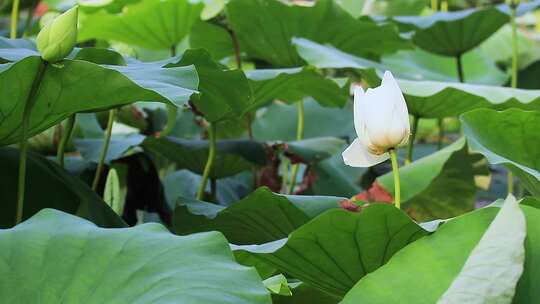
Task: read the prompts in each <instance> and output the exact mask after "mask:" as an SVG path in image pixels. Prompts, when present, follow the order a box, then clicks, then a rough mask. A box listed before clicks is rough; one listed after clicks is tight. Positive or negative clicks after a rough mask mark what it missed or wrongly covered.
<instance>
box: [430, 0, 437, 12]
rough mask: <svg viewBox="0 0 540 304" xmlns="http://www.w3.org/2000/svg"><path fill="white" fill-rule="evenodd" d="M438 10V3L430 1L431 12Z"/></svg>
mask: <svg viewBox="0 0 540 304" xmlns="http://www.w3.org/2000/svg"><path fill="white" fill-rule="evenodd" d="M438 9H439V1H438V0H431V10H432V11H434V12H436V11H437V10H438Z"/></svg>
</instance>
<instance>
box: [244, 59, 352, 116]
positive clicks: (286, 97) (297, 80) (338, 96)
mask: <svg viewBox="0 0 540 304" xmlns="http://www.w3.org/2000/svg"><path fill="white" fill-rule="evenodd" d="M246 76H247V77H248V78H249V80H250V84H251V87H252V89H253V97H254V99H255V102H254V103H253V104H252V105H251V106H250V110H254V109H256V108H259V107H261V106H263V105H264V104H266V103H268V102H269V101H272V100H275V99H278V100H281V101H285V102H287V103H295V102H298V101H300V100H302V99H303V98H304V97H308V96H309V97H312V98H313V99H315V100H316V101H317V102H318V103H319V104H320V105H322V106H324V107H343V106H344V105H345V104H346V103H347V101H348V100H349V86H348V84H349V83H348V82H347V81H345V82H344V83H341V84H339V83H338V81H336V80H333V79H328V78H325V77H324V76H323V75H321V74H320V73H318V72H317V71H315V70H314V69H309V68H288V69H268V70H267V69H259V70H252V71H247V72H246Z"/></svg>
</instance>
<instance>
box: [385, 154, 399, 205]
mask: <svg viewBox="0 0 540 304" xmlns="http://www.w3.org/2000/svg"><path fill="white" fill-rule="evenodd" d="M388 153H390V161H391V163H392V173H393V175H394V204H395V205H396V208H398V209H401V185H400V180H399V163H398V160H397V151H396V148H392V149H390V150H388Z"/></svg>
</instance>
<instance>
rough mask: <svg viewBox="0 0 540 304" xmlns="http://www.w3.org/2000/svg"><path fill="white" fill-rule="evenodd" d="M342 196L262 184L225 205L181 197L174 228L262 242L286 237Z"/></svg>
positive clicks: (236, 240) (180, 231) (236, 241)
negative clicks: (288, 192) (284, 191)
mask: <svg viewBox="0 0 540 304" xmlns="http://www.w3.org/2000/svg"><path fill="white" fill-rule="evenodd" d="M341 200H343V198H340V197H324V196H285V195H280V194H275V193H273V192H271V191H270V190H269V189H268V188H266V187H262V188H259V189H257V190H256V191H255V192H253V193H251V194H250V195H248V196H247V197H246V198H244V199H242V200H240V201H238V202H236V203H233V204H232V205H231V206H229V207H227V208H225V207H223V206H219V205H216V204H212V203H207V202H202V201H197V200H194V199H190V198H186V197H180V198H178V200H177V205H176V209H175V212H174V220H173V225H174V231H175V232H176V233H178V234H190V233H194V232H201V231H212V230H216V231H220V232H222V233H223V234H224V235H225V237H226V238H227V239H228V240H229V242H231V243H234V244H263V243H266V242H272V241H276V240H280V239H282V238H286V237H287V236H288V235H289V233H291V232H293V231H294V230H295V229H298V228H299V227H300V226H302V225H303V224H305V223H307V222H308V221H309V219H310V218H313V217H315V216H316V215H318V214H320V213H322V212H323V211H325V210H327V209H330V208H337V207H338V206H339V205H338V203H339V202H340V201H341Z"/></svg>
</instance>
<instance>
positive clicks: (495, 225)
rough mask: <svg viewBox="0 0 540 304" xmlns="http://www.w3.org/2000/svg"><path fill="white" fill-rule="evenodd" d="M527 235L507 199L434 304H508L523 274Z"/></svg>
mask: <svg viewBox="0 0 540 304" xmlns="http://www.w3.org/2000/svg"><path fill="white" fill-rule="evenodd" d="M526 232H527V228H526V224H525V215H524V214H523V211H521V209H520V206H519V203H518V201H517V200H516V198H515V197H513V196H512V195H510V196H508V197H507V198H506V200H505V201H504V203H503V205H502V207H501V210H500V211H499V212H498V213H497V216H496V217H495V219H493V221H492V222H491V224H490V225H489V227H488V229H487V230H486V232H485V233H484V235H483V236H482V238H481V239H480V241H479V242H478V244H477V245H476V247H474V249H473V250H472V252H471V253H470V255H469V257H468V258H467V260H466V261H465V264H464V265H463V268H462V269H461V271H460V273H459V274H458V275H457V277H456V278H455V279H454V281H453V282H452V284H451V285H450V287H449V288H448V289H447V290H446V292H445V293H444V294H443V296H442V297H441V298H440V299H439V301H437V304H451V303H470V302H476V301H479V300H480V301H479V302H496V303H501V304H510V303H511V302H512V298H513V297H514V292H515V289H516V285H517V283H518V281H519V278H520V277H521V275H522V273H523V264H524V262H525V246H524V240H525V237H526Z"/></svg>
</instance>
